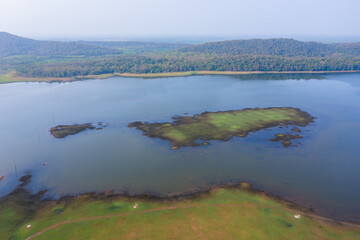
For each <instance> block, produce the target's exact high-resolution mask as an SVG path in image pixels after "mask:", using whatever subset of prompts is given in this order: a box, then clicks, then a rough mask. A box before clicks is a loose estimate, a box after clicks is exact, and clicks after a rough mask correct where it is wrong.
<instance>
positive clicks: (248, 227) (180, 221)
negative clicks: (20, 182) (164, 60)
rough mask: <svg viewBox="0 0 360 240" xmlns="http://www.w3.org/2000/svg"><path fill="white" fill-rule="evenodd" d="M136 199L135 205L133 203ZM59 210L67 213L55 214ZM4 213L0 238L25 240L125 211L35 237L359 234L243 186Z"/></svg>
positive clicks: (320, 236) (358, 230)
mask: <svg viewBox="0 0 360 240" xmlns="http://www.w3.org/2000/svg"><path fill="white" fill-rule="evenodd" d="M135 204H137V208H133V206H134V205H135ZM15 208H16V207H15ZM59 209H62V210H63V212H61V213H56V211H57V210H59ZM146 211H148V212H146ZM0 213H1V216H0V223H1V225H0V234H1V236H0V239H26V238H27V237H29V236H31V235H33V234H35V233H37V232H39V231H41V230H43V229H45V228H47V227H49V226H51V225H53V224H56V223H60V222H63V221H67V220H76V219H83V218H86V217H93V216H103V215H114V214H124V213H125V214H128V215H124V216H112V217H111V216H110V217H108V218H102V219H92V220H91V219H89V220H82V221H78V222H73V223H66V224H63V225H60V226H57V227H55V228H52V229H50V230H48V231H46V232H44V233H42V234H40V235H39V236H37V237H35V238H33V239H52V240H57V239H61V240H62V239H77V240H81V239H102V240H106V239H359V238H360V228H359V226H357V225H353V226H345V225H341V224H335V223H332V222H328V221H324V220H322V221H319V220H316V219H313V218H312V217H310V216H307V215H306V213H303V212H300V211H298V210H295V209H291V208H289V207H288V206H286V205H285V204H284V203H282V202H279V201H276V200H273V199H271V198H269V197H268V196H266V195H265V194H260V193H252V192H248V191H246V190H244V189H240V188H239V189H217V190H213V191H212V192H211V194H203V195H202V196H200V197H197V198H194V199H187V200H177V201H159V200H144V199H143V200H141V199H134V198H132V199H129V198H125V197H120V196H119V197H113V198H110V199H103V200H100V199H93V198H90V197H88V196H82V197H79V198H77V199H76V200H72V201H59V202H50V203H48V204H46V206H44V207H42V208H40V209H39V210H38V211H37V212H36V214H35V215H34V216H33V217H32V218H30V219H28V220H25V221H23V222H22V223H21V224H18V225H17V224H16V221H15V222H14V221H12V220H11V219H16V216H17V214H18V215H19V216H18V217H17V219H19V218H21V217H23V216H22V215H21V213H20V212H18V213H17V212H16V210H14V206H7V205H5V206H4V205H2V206H1V212H0ZM4 213H6V214H4ZM294 214H301V218H300V219H296V218H294ZM14 216H15V218H14ZM27 225H31V227H30V228H27V227H26V226H27ZM12 226H16V228H14V227H12Z"/></svg>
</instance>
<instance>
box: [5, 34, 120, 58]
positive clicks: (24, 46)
mask: <svg viewBox="0 0 360 240" xmlns="http://www.w3.org/2000/svg"><path fill="white" fill-rule="evenodd" d="M120 53H121V51H120V50H115V49H108V48H104V47H99V46H93V45H88V44H81V43H76V42H58V41H38V40H33V39H28V38H23V37H19V36H16V35H13V34H10V33H6V32H0V57H7V56H13V55H27V56H69V55H82V56H102V55H109V54H120Z"/></svg>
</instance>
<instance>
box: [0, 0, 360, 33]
mask: <svg viewBox="0 0 360 240" xmlns="http://www.w3.org/2000/svg"><path fill="white" fill-rule="evenodd" d="M359 12H360V0H299V1H298V0H0V31H6V32H10V33H14V34H17V35H22V36H28V37H40V38H41V37H61V36H63V37H70V36H74V37H81V36H129V35H130V36H179V35H188V36H191V35H196V36H202V35H203V36H204V35H207V36H216V35H229V36H236V35H238V36H241V35H278V36H291V35H304V34H305V35H360V14H359Z"/></svg>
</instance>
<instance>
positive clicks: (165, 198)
mask: <svg viewBox="0 0 360 240" xmlns="http://www.w3.org/2000/svg"><path fill="white" fill-rule="evenodd" d="M31 178H32V175H24V176H23V177H22V178H20V182H21V184H19V185H17V186H16V187H15V188H14V190H12V191H11V192H10V193H9V194H7V195H4V196H2V197H0V202H1V200H2V199H6V198H7V197H9V196H14V195H15V196H16V194H17V192H19V190H20V192H23V191H25V192H28V195H29V196H30V198H31V199H36V201H37V202H38V203H37V204H40V205H42V204H45V205H47V204H52V203H65V202H76V201H77V200H79V199H83V198H88V199H90V200H101V201H111V200H116V199H118V198H125V199H128V200H133V201H136V200H139V201H140V200H142V201H149V202H159V203H167V202H173V203H176V202H182V201H193V200H199V199H202V198H206V197H210V196H211V194H212V193H213V192H216V191H217V190H219V189H229V190H240V191H244V192H246V193H250V194H254V195H259V196H265V197H267V198H269V199H270V200H272V201H275V202H277V203H280V204H282V205H283V206H285V207H286V208H289V209H291V210H296V211H299V212H301V213H302V214H303V215H304V216H305V215H306V216H309V217H311V218H315V219H321V220H326V221H327V222H332V223H337V224H345V225H354V226H357V227H359V228H360V219H359V220H354V219H352V218H351V217H350V218H344V217H343V218H342V217H336V216H332V217H331V216H329V215H327V214H322V213H321V212H318V209H317V208H313V207H310V206H305V205H306V204H305V202H303V204H302V203H299V202H297V201H296V199H292V198H287V197H285V194H284V193H282V194H281V193H272V192H271V191H267V190H266V189H264V188H262V187H260V186H258V185H257V184H256V183H253V182H251V181H247V180H241V179H238V180H232V181H221V182H218V183H215V182H210V183H208V184H206V185H205V186H202V187H194V188H192V189H186V190H183V191H178V192H171V193H168V194H161V193H158V192H154V191H146V190H145V191H143V192H133V193H130V191H128V190H127V189H119V190H104V191H98V192H97V191H89V192H80V193H73V194H65V195H62V196H60V197H46V196H45V197H43V196H44V194H45V193H46V192H47V190H46V189H43V190H40V191H38V192H34V193H30V192H29V190H28V189H27V188H26V186H27V185H28V183H30V182H31ZM22 179H25V180H22ZM21 197H23V195H22V196H21Z"/></svg>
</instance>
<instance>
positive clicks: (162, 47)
mask: <svg viewBox="0 0 360 240" xmlns="http://www.w3.org/2000/svg"><path fill="white" fill-rule="evenodd" d="M79 43H81V44H88V45H94V46H99V47H105V48H112V49H118V50H123V52H124V53H127V54H143V53H154V52H169V51H174V50H177V49H179V48H182V47H186V46H189V44H185V43H161V42H136V41H80V42H79Z"/></svg>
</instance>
